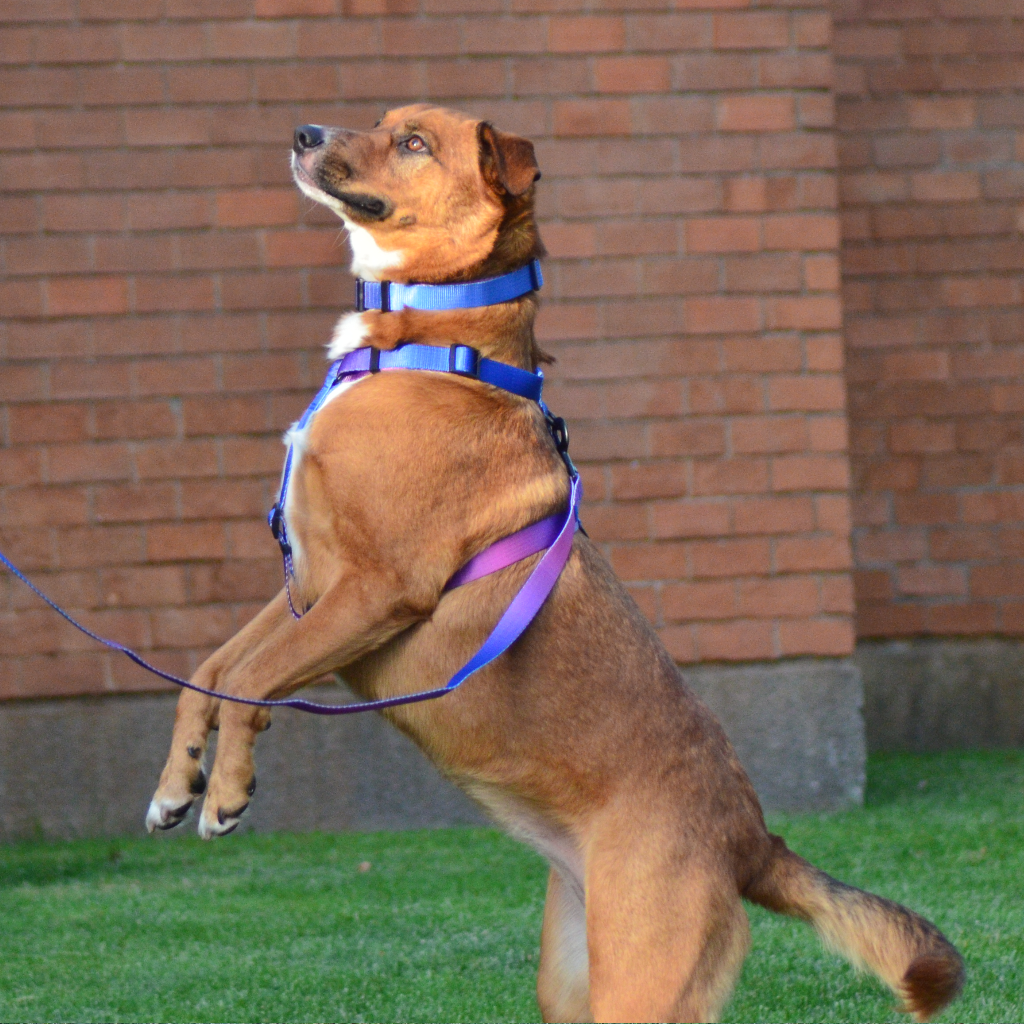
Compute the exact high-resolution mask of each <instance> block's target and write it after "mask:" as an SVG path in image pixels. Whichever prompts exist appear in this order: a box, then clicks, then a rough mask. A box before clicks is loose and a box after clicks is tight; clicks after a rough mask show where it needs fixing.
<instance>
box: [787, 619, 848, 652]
mask: <svg viewBox="0 0 1024 1024" xmlns="http://www.w3.org/2000/svg"><path fill="white" fill-rule="evenodd" d="M853 645H854V632H853V624H852V623H851V622H850V621H849V620H848V619H846V618H841V619H840V618H836V619H810V620H808V621H805V622H782V623H780V624H779V653H780V655H782V656H783V657H786V656H790V657H792V656H796V655H815V656H818V657H847V656H849V655H850V654H852V653H853Z"/></svg>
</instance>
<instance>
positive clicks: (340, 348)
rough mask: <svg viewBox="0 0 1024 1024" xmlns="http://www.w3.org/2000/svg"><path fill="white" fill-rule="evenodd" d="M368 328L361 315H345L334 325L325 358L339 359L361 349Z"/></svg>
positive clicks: (368, 331)
mask: <svg viewBox="0 0 1024 1024" xmlns="http://www.w3.org/2000/svg"><path fill="white" fill-rule="evenodd" d="M369 333H370V328H369V327H368V326H367V325H366V323H364V321H363V314H362V313H346V314H345V315H344V316H343V317H342V318H341V319H340V320H339V321H338V322H337V323H336V324H335V325H334V332H333V333H332V334H331V340H330V341H329V342H328V344H327V358H328V359H340V358H341V357H342V356H347V355H348V354H349V352H354V351H355V350H356V349H357V348H362V347H363V342H364V341H366V336H367V335H368V334H369Z"/></svg>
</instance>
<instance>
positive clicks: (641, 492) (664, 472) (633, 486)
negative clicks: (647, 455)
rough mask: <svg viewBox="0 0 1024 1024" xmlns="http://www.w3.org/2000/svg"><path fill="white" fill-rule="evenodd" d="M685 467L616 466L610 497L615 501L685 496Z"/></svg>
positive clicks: (683, 465) (669, 465)
mask: <svg viewBox="0 0 1024 1024" xmlns="http://www.w3.org/2000/svg"><path fill="white" fill-rule="evenodd" d="M687 476H688V473H687V467H686V465H685V464H680V463H657V464H655V465H651V466H616V467H614V468H613V470H612V496H613V497H614V498H615V499H617V500H629V499H632V498H665V497H674V496H676V495H681V494H685V493H686V491H687Z"/></svg>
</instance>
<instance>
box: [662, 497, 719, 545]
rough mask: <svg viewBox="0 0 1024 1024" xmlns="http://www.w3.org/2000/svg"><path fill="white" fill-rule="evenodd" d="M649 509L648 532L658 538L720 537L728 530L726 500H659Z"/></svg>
mask: <svg viewBox="0 0 1024 1024" xmlns="http://www.w3.org/2000/svg"><path fill="white" fill-rule="evenodd" d="M650 509H651V511H650V518H651V531H652V535H653V536H654V537H655V538H657V539H662V540H673V539H677V538H684V537H721V536H724V535H726V534H728V533H729V532H730V518H731V517H730V511H729V505H728V503H727V502H725V501H721V500H693V499H684V500H680V501H658V502H654V503H652V504H651V506H650Z"/></svg>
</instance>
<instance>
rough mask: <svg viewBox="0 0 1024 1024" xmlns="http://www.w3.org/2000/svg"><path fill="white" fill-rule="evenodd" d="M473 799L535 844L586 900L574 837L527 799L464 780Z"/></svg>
mask: <svg viewBox="0 0 1024 1024" xmlns="http://www.w3.org/2000/svg"><path fill="white" fill-rule="evenodd" d="M463 785H464V788H465V790H466V792H467V793H469V795H470V796H472V797H473V799H474V800H477V801H478V802H479V803H481V804H483V806H484V807H485V808H487V811H488V812H489V813H490V815H491V817H492V818H494V820H495V821H497V822H498V823H499V824H500V825H501V826H502V827H503V828H504V829H505V830H506V831H507V832H508V833H509V835H511V836H513V837H515V838H516V839H518V840H519V841H520V842H523V843H526V845H527V846H530V847H532V848H533V849H534V850H536V851H537V852H538V853H539V854H540V855H541V856H542V857H545V858H547V860H548V862H549V863H550V864H551V865H552V866H554V867H555V868H557V869H558V872H559V874H560V875H561V876H562V878H563V879H564V880H565V882H566V884H567V885H568V886H569V887H570V889H571V890H572V891H573V893H574V894H575V895H576V896H577V898H578V899H579V900H580V902H581V903H585V902H586V901H585V897H584V887H583V855H582V854H581V852H580V849H579V847H578V846H577V845H576V841H575V840H574V839H573V837H572V836H571V835H570V834H569V833H568V832H567V831H566V830H565V829H564V828H562V827H561V826H559V825H557V824H555V823H554V822H551V821H549V820H548V819H547V818H545V817H544V816H543V815H542V814H540V813H538V812H537V811H536V810H535V809H534V808H533V807H531V806H530V804H528V803H527V802H526V801H525V800H520V799H518V798H517V797H515V796H513V795H512V794H510V793H507V792H505V791H504V790H501V789H499V788H498V787H497V786H491V785H488V784H487V783H482V782H468V783H464V784H463Z"/></svg>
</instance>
